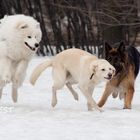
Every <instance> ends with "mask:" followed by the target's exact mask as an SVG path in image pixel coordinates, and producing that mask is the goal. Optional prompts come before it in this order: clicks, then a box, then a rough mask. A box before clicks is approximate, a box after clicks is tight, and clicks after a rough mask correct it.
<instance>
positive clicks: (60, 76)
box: [51, 64, 66, 107]
mask: <svg viewBox="0 0 140 140" xmlns="http://www.w3.org/2000/svg"><path fill="white" fill-rule="evenodd" d="M56 67H57V69H53V81H54V84H53V87H52V103H51V105H52V107H55V106H56V104H57V95H56V94H57V90H58V89H61V88H62V87H63V86H64V85H65V82H66V72H65V70H64V69H63V68H62V67H61V65H58V64H57V66H56Z"/></svg>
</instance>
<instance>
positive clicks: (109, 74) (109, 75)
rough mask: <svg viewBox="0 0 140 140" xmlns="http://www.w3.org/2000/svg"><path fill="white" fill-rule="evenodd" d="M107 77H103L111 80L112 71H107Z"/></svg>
mask: <svg viewBox="0 0 140 140" xmlns="http://www.w3.org/2000/svg"><path fill="white" fill-rule="evenodd" d="M107 76H108V77H104V78H105V79H107V80H111V79H112V77H113V75H112V73H108V75H107Z"/></svg>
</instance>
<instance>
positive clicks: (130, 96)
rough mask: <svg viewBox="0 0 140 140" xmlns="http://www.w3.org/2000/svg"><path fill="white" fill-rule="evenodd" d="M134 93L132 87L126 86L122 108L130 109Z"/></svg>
mask: <svg viewBox="0 0 140 140" xmlns="http://www.w3.org/2000/svg"><path fill="white" fill-rule="evenodd" d="M133 95H134V87H133V86H132V87H128V90H127V93H126V94H125V96H124V109H131V102H132V99H133Z"/></svg>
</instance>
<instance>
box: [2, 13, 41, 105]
mask: <svg viewBox="0 0 140 140" xmlns="http://www.w3.org/2000/svg"><path fill="white" fill-rule="evenodd" d="M0 22H1V23H0V97H1V96H2V90H3V87H4V86H5V85H6V84H7V83H10V82H12V99H13V101H14V102H17V90H18V87H19V86H21V84H22V83H23V80H24V77H25V73H26V69H27V66H28V63H29V61H30V59H31V57H32V56H33V54H35V52H36V50H37V49H38V47H39V42H40V40H41V37H42V33H41V29H40V25H39V23H38V22H37V21H36V20H35V19H34V18H32V17H30V16H25V15H11V16H5V17H4V18H3V19H1V20H0Z"/></svg>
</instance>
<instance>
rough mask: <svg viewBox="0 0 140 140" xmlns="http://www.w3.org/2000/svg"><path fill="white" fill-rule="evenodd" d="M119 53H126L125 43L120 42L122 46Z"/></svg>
mask: <svg viewBox="0 0 140 140" xmlns="http://www.w3.org/2000/svg"><path fill="white" fill-rule="evenodd" d="M118 51H119V52H124V51H125V43H124V42H123V41H122V42H120V45H119V47H118Z"/></svg>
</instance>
